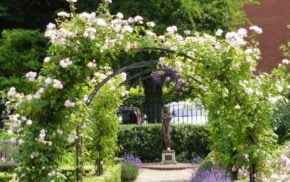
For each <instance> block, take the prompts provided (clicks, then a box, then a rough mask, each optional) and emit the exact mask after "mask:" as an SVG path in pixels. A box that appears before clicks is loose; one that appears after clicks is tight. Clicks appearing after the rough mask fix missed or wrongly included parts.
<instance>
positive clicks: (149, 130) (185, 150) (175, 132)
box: [119, 124, 209, 162]
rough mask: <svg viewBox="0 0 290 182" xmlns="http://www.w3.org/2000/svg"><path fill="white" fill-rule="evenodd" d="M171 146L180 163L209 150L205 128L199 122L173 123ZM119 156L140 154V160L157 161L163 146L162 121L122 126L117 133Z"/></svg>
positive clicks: (205, 153)
mask: <svg viewBox="0 0 290 182" xmlns="http://www.w3.org/2000/svg"><path fill="white" fill-rule="evenodd" d="M171 127H172V132H171V148H172V149H174V150H175V152H176V158H177V160H178V161H179V162H183V161H190V160H191V159H192V158H193V157H196V156H206V155H207V154H208V153H209V147H208V146H209V144H208V134H209V133H208V131H207V127H206V126H200V125H185V124H182V125H181V124H180V125H172V126H171ZM119 146H120V151H119V155H120V156H121V155H124V154H126V153H130V154H133V155H135V156H139V157H140V159H141V160H142V161H145V162H151V161H160V160H161V153H162V150H163V149H164V147H163V138H162V125H161V124H148V125H142V126H137V125H122V126H121V129H120V133H119Z"/></svg>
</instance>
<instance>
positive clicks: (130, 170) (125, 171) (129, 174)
mask: <svg viewBox="0 0 290 182" xmlns="http://www.w3.org/2000/svg"><path fill="white" fill-rule="evenodd" d="M138 174H139V169H138V167H137V166H136V165H135V164H133V163H131V162H124V163H122V167H121V179H122V182H129V181H134V180H135V179H136V178H137V176H138Z"/></svg>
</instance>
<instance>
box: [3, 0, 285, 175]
mask: <svg viewBox="0 0 290 182" xmlns="http://www.w3.org/2000/svg"><path fill="white" fill-rule="evenodd" d="M68 2H69V3H70V8H71V12H70V13H65V12H64V13H61V14H59V16H60V17H59V18H58V19H57V21H56V22H57V24H53V23H49V24H48V25H47V30H46V32H45V36H46V37H48V38H49V39H50V42H51V46H50V48H49V51H48V55H47V57H46V58H45V59H44V63H43V68H42V70H41V72H40V73H39V74H37V75H36V74H35V73H31V72H30V73H27V75H26V77H27V78H28V80H30V81H31V82H32V83H33V85H34V92H33V93H31V94H29V95H23V94H21V93H17V91H16V90H15V89H13V88H11V89H10V91H9V92H8V97H9V99H10V101H9V102H8V104H7V106H8V108H9V109H10V110H15V112H14V114H13V115H11V116H10V130H9V131H11V132H14V133H16V134H17V135H18V137H17V139H16V141H18V143H19V153H18V155H17V162H18V164H19V170H18V173H17V174H18V175H17V177H18V179H19V180H20V181H52V180H54V181H64V180H65V177H64V176H63V175H62V174H61V173H60V170H59V166H60V158H61V156H62V155H63V154H64V152H65V149H66V148H67V146H68V145H69V144H70V143H73V142H74V140H75V138H76V135H75V132H74V130H75V128H76V127H77V126H78V125H81V126H85V122H88V123H90V122H89V120H90V119H91V121H94V120H93V119H92V118H93V117H94V116H102V115H101V113H99V112H98V111H95V110H90V109H89V108H88V107H87V104H88V103H89V102H91V101H92V108H95V109H96V108H102V109H104V110H105V111H104V112H105V113H106V115H108V114H109V113H110V114H112V113H113V112H114V111H115V109H112V108H109V107H103V106H102V107H101V106H100V103H106V99H107V98H106V97H102V96H101V95H97V98H99V100H98V99H97V101H96V102H95V103H94V101H93V100H92V97H90V96H91V95H90V93H91V91H92V90H93V88H94V87H93V85H94V84H97V83H98V82H99V80H102V79H104V78H105V77H104V74H103V73H102V70H103V68H104V67H111V66H112V65H113V64H114V63H116V61H118V60H117V59H116V58H117V57H118V55H119V54H120V53H121V52H122V53H123V52H126V53H127V54H128V55H130V54H135V53H136V52H139V51H148V52H150V51H158V52H162V55H163V56H162V57H161V58H160V59H159V63H160V67H162V68H164V67H165V66H166V67H168V69H170V70H172V71H174V72H175V73H176V74H178V76H179V77H178V78H179V79H178V81H180V82H182V83H186V85H187V86H190V87H194V88H196V89H195V90H194V91H193V94H194V95H196V94H198V96H199V97H200V98H201V100H202V102H203V104H204V106H205V107H206V109H207V110H208V111H209V114H208V117H209V124H210V132H211V141H212V144H211V149H212V150H214V151H215V154H216V156H215V158H216V160H217V161H218V162H219V164H220V165H222V166H225V167H226V168H229V169H232V167H235V168H236V169H239V168H242V167H244V168H246V169H250V168H251V169H254V170H252V171H254V172H257V171H261V172H262V171H265V170H266V169H268V168H267V160H268V159H270V158H271V154H272V151H273V149H274V148H275V143H276V136H275V135H274V133H273V132H272V130H271V127H270V122H269V118H270V115H271V113H272V112H273V110H274V108H275V107H274V105H275V103H277V102H280V101H284V102H287V100H285V99H284V95H285V94H287V93H288V90H289V73H288V72H287V66H288V65H287V64H281V65H280V66H279V67H278V68H277V69H276V70H274V72H273V73H272V74H262V75H259V76H255V75H254V73H253V72H254V71H255V66H256V64H257V60H258V59H259V58H260V55H259V49H258V48H256V43H255V42H247V41H246V40H245V38H246V37H247V35H248V32H247V30H246V29H239V30H238V31H237V32H229V33H226V34H224V33H223V32H222V31H221V30H220V31H217V37H215V36H212V35H208V34H201V33H193V32H191V31H186V35H185V36H183V35H181V34H179V33H178V32H177V30H178V28H177V27H176V26H171V27H168V28H167V32H165V34H164V35H157V34H156V33H154V32H153V31H152V27H154V26H153V25H154V23H152V22H150V23H149V22H148V23H146V22H144V20H143V18H142V17H141V16H136V17H130V18H128V19H123V15H122V14H121V13H118V14H116V15H111V14H110V13H109V12H108V9H107V6H108V4H109V3H110V2H111V1H104V3H103V4H101V5H100V6H99V7H98V11H97V12H91V13H88V12H83V13H80V14H77V13H75V11H74V9H75V7H74V3H75V2H76V0H68ZM251 29H253V30H254V31H257V33H261V31H259V29H257V28H251ZM223 35H225V39H223V37H222V36H223ZM156 62H157V61H156ZM109 69H111V68H109ZM117 79H118V78H117ZM119 83H120V82H119V81H112V82H111V83H108V84H109V86H108V85H107V86H105V87H104V90H103V91H100V93H99V94H101V93H103V94H109V93H112V94H114V96H112V97H110V99H115V102H114V104H113V105H112V107H117V106H118V105H119V104H120V100H119V97H120V96H122V93H123V91H122V89H123V88H120V89H121V90H119V87H118V86H119V85H118V84H119ZM112 88H114V89H112ZM185 89H186V88H185ZM117 90H118V91H117ZM194 92H197V93H194ZM95 119H96V118H95ZM105 121H107V119H106V118H105V116H104V118H103V119H102V122H105ZM108 121H110V123H113V126H114V127H113V129H112V131H114V132H115V131H116V120H115V119H112V120H108ZM114 123H115V124H114ZM88 125H89V124H88ZM96 129H97V130H99V129H100V128H98V127H96ZM108 130H110V129H108ZM89 133H92V132H89ZM91 135H92V138H95V137H97V136H96V135H93V134H91ZM113 138H114V137H113ZM107 139H108V138H107ZM107 139H106V137H104V140H103V141H107ZM19 141H21V142H19ZM112 143H114V141H113V142H112ZM111 152H112V150H108V153H107V154H110V155H113V154H112V153H111ZM96 155H98V154H96ZM96 155H94V156H96Z"/></svg>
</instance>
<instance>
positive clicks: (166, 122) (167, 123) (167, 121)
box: [162, 106, 172, 150]
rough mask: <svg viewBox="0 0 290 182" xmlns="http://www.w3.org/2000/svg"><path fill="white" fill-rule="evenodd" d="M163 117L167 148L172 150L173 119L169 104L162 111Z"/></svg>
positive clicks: (164, 138) (164, 137)
mask: <svg viewBox="0 0 290 182" xmlns="http://www.w3.org/2000/svg"><path fill="white" fill-rule="evenodd" d="M162 118H163V125H162V129H163V140H164V145H165V149H166V150H170V120H171V119H172V117H171V115H170V111H169V108H168V107H167V106H165V107H164V109H163V112H162Z"/></svg>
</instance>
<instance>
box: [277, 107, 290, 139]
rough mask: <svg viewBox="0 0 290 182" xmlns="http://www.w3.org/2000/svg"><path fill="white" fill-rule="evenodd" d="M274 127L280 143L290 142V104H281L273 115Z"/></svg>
mask: <svg viewBox="0 0 290 182" xmlns="http://www.w3.org/2000/svg"><path fill="white" fill-rule="evenodd" d="M273 127H274V130H275V133H276V134H277V135H278V142H279V143H280V144H283V143H284V142H285V141H289V140H290V104H289V103H288V104H280V105H279V106H278V107H277V111H276V112H275V113H274V115H273Z"/></svg>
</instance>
